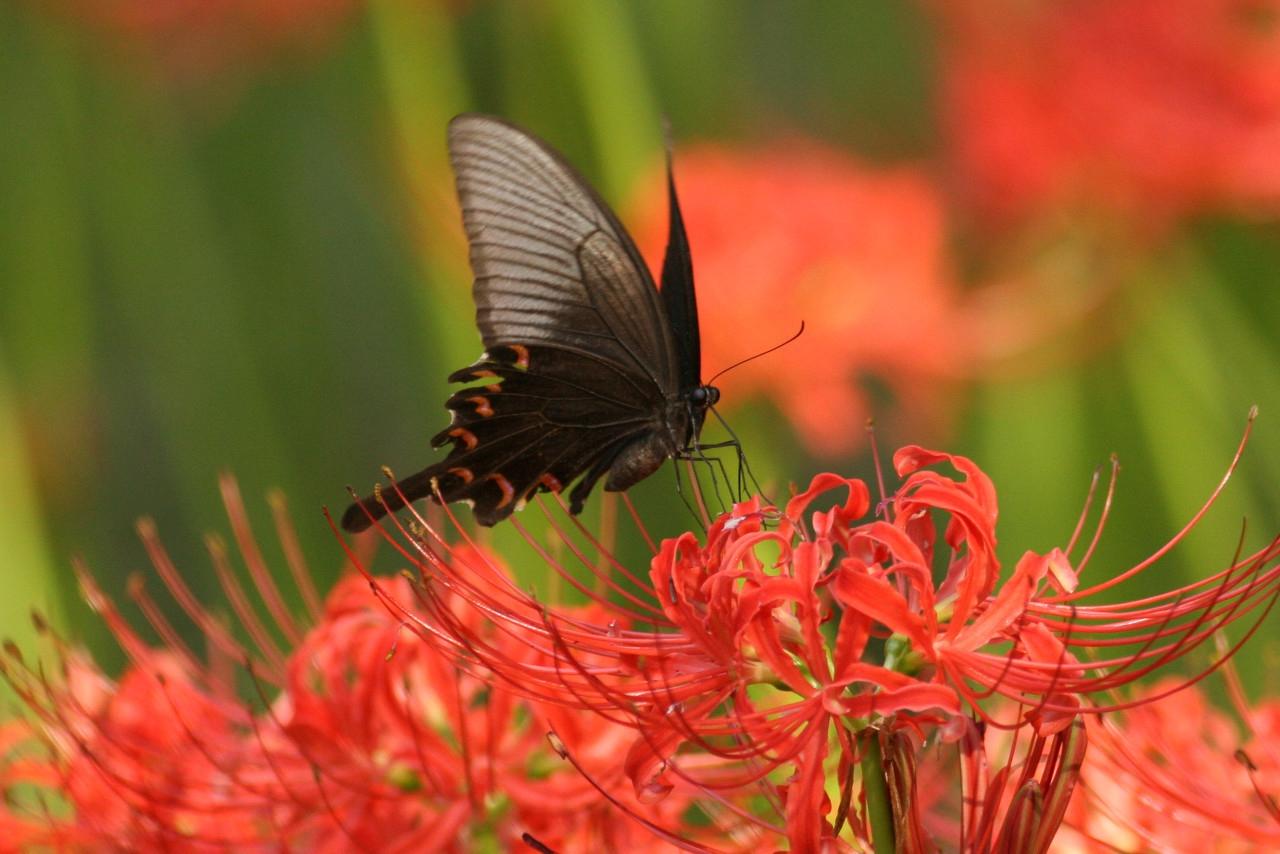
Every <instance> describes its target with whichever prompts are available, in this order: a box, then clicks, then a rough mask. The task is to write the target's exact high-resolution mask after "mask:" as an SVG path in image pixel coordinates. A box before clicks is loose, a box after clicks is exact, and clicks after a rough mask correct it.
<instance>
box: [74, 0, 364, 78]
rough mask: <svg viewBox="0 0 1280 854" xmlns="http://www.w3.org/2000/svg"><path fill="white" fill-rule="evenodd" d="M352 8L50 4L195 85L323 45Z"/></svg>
mask: <svg viewBox="0 0 1280 854" xmlns="http://www.w3.org/2000/svg"><path fill="white" fill-rule="evenodd" d="M357 2H358V0H54V4H56V5H57V6H59V7H61V9H62V10H63V11H64V13H65V14H66V15H67V16H68V17H70V18H73V19H77V20H80V21H84V22H85V23H88V24H90V25H93V26H95V27H98V28H100V29H101V30H103V31H104V32H106V33H109V34H111V35H112V36H114V37H115V38H117V39H119V40H120V41H121V43H122V44H123V45H124V46H126V47H130V48H135V49H140V50H142V51H144V52H147V53H150V54H152V55H153V56H154V57H155V58H156V59H157V61H158V62H159V64H160V65H161V66H162V67H163V68H164V69H165V70H166V71H167V72H168V73H169V74H171V75H172V76H174V77H176V78H178V79H200V78H203V77H207V76H209V75H210V74H212V73H214V72H217V71H220V70H225V69H233V68H235V67H236V66H237V65H238V64H239V63H242V62H244V61H246V60H250V61H256V60H261V59H262V58H264V57H266V56H269V55H271V54H272V53H276V52H279V51H282V50H306V49H309V48H314V47H315V46H317V45H319V44H322V43H324V42H326V41H327V40H328V39H329V38H330V37H331V36H332V34H333V31H334V30H335V29H336V27H337V25H338V24H340V23H341V22H342V21H343V20H344V19H345V18H346V16H347V15H348V14H349V13H350V12H351V11H352V10H353V9H354V7H355V6H356V4H357Z"/></svg>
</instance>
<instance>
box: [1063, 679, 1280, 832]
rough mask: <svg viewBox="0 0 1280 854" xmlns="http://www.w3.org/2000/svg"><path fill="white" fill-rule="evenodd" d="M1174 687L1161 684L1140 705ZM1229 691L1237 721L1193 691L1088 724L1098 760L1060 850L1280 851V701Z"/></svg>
mask: <svg viewBox="0 0 1280 854" xmlns="http://www.w3.org/2000/svg"><path fill="white" fill-rule="evenodd" d="M1230 681H1232V682H1234V680H1230ZM1170 687H1171V685H1170V683H1169V682H1167V681H1165V682H1157V683H1154V684H1153V685H1151V686H1149V687H1146V688H1144V689H1143V690H1142V691H1141V692H1140V693H1139V697H1142V696H1160V695H1162V694H1164V693H1165V692H1166V691H1167V690H1168V689H1169V688H1170ZM1233 688H1234V690H1233V691H1232V692H1231V694H1232V697H1233V699H1234V701H1235V712H1236V717H1235V718H1233V717H1232V716H1231V715H1228V714H1227V713H1225V712H1224V711H1222V710H1220V709H1218V708H1216V707H1215V706H1214V705H1213V704H1212V703H1210V702H1209V700H1208V698H1207V697H1206V696H1205V695H1204V693H1203V692H1202V691H1201V690H1200V689H1199V688H1194V689H1191V690H1186V691H1181V692H1179V693H1177V694H1174V695H1172V696H1170V697H1167V698H1162V699H1161V700H1160V701H1159V702H1154V703H1145V704H1142V705H1139V706H1136V707H1134V708H1132V709H1130V710H1128V711H1127V712H1125V713H1124V714H1123V715H1114V716H1109V717H1105V718H1096V719H1093V720H1091V721H1090V723H1089V729H1090V735H1091V738H1092V742H1093V744H1094V746H1095V751H1094V753H1093V755H1091V756H1090V761H1089V762H1088V763H1086V765H1085V768H1084V773H1083V774H1082V785H1081V786H1080V789H1079V790H1078V792H1077V794H1076V797H1075V799H1074V800H1073V801H1072V804H1071V808H1070V811H1069V812H1068V813H1067V818H1066V826H1067V827H1068V828H1070V830H1065V831H1064V833H1063V842H1064V844H1065V845H1067V846H1070V847H1071V848H1072V849H1073V850H1080V851H1098V852H1101V851H1114V850H1117V849H1119V850H1136V849H1141V850H1152V851H1168V852H1187V854H1191V852H1202V851H1215V852H1222V854H1227V852H1245V851H1262V850H1266V851H1274V850H1278V849H1280V807H1277V804H1276V800H1275V798H1276V795H1277V792H1280V701H1277V700H1276V699H1275V698H1270V699H1266V700H1262V701H1260V702H1258V703H1250V702H1249V701H1248V700H1247V699H1246V698H1245V696H1244V694H1243V693H1242V692H1241V691H1240V690H1239V686H1238V685H1233Z"/></svg>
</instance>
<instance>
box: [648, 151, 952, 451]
mask: <svg viewBox="0 0 1280 854" xmlns="http://www.w3.org/2000/svg"><path fill="white" fill-rule="evenodd" d="M676 182H677V185H678V187H679V190H680V205H681V209H682V212H683V214H684V220H685V225H686V227H687V229H688V233H689V240H690V243H691V245H692V246H693V250H694V254H695V256H696V258H697V270H696V275H697V280H698V301H699V303H700V305H701V316H702V354H703V365H704V366H705V368H706V369H708V370H720V369H721V368H725V367H728V366H729V365H730V364H732V363H734V362H737V361H739V360H740V359H743V358H745V357H747V356H750V355H752V354H753V353H758V352H760V351H762V350H764V349H766V348H768V347H770V346H772V345H773V344H776V343H778V342H779V341H781V340H783V339H785V338H786V337H787V336H788V335H790V334H791V333H792V332H794V331H795V330H796V329H797V328H798V327H799V325H800V322H801V321H804V323H805V332H804V334H803V335H802V336H800V338H799V339H798V340H796V341H793V342H791V343H790V344H788V345H787V346H785V347H783V348H782V349H781V350H779V351H777V352H776V353H771V354H769V355H768V356H767V357H765V358H761V359H757V360H755V361H752V362H749V363H748V364H745V365H742V366H741V367H739V368H735V369H734V370H732V371H730V372H729V373H727V374H725V376H724V378H723V380H721V381H718V382H719V383H720V384H721V385H722V386H723V390H724V392H725V394H724V400H725V401H726V403H728V404H729V405H734V404H735V403H738V402H745V401H747V400H748V399H750V398H751V397H752V396H753V395H756V396H764V397H767V398H768V399H769V400H771V401H772V402H774V403H775V404H776V405H777V407H778V409H779V410H780V411H781V412H783V413H786V415H787V417H788V418H790V419H791V421H792V422H793V423H794V425H795V428H796V434H797V435H798V436H799V437H801V439H802V441H804V442H805V443H807V444H808V445H809V446H810V448H811V449H812V450H814V451H816V452H819V453H822V454H827V455H835V454H840V453H844V452H847V451H849V450H851V449H852V448H853V447H854V446H855V445H856V444H857V443H859V442H860V441H861V437H862V436H863V435H865V434H864V432H863V430H862V426H863V424H864V423H865V421H866V419H867V416H868V414H869V409H868V400H867V395H866V393H865V391H864V389H863V388H862V387H861V385H860V382H861V381H862V379H863V378H864V377H866V376H868V375H870V376H874V377H876V378H877V379H880V380H883V381H884V382H885V383H887V385H888V386H889V388H890V389H891V390H892V392H893V394H894V395H895V396H896V398H897V399H898V401H899V403H900V404H901V406H902V409H903V411H904V413H905V414H906V415H907V416H909V417H910V418H911V419H912V420H913V421H915V422H918V423H919V425H920V429H924V428H925V425H926V424H931V423H932V424H936V423H937V420H938V418H939V413H938V410H939V408H940V405H941V404H942V403H943V402H944V400H943V397H944V394H943V393H944V391H945V389H944V386H943V384H942V383H940V380H943V379H945V378H950V377H954V376H955V375H956V373H957V372H959V371H963V370H964V368H963V366H964V364H965V362H966V358H967V356H966V353H967V350H966V347H967V343H966V342H965V341H964V340H963V339H962V338H960V337H958V336H956V335H955V333H954V329H955V326H954V324H953V323H952V322H950V320H953V314H954V312H953V309H954V306H955V303H956V301H957V300H958V297H959V292H958V287H957V284H956V282H955V280H954V279H953V278H952V275H951V271H950V270H949V269H948V264H947V261H946V258H947V254H946V251H945V250H946V246H945V242H946V235H945V231H944V222H943V211H942V203H941V200H940V199H939V198H938V195H937V193H936V192H935V191H934V189H933V185H932V184H931V183H930V182H929V181H928V179H927V178H926V177H925V176H924V175H923V174H922V173H920V172H918V171H915V170H913V169H911V168H905V167H904V168H898V169H892V170H879V171H877V170H874V169H872V168H870V167H867V166H864V165H862V164H860V163H859V162H858V161H856V160H854V159H852V158H850V157H849V156H848V155H845V154H843V153H841V152H838V151H834V150H831V149H827V148H823V147H821V146H820V145H818V144H817V143H814V142H809V141H801V142H797V143H792V144H789V145H786V146H785V147H784V146H781V145H780V146H777V147H776V148H774V149H772V150H767V151H757V152H744V151H734V150H731V149H725V148H719V147H713V146H710V145H707V146H700V147H692V148H690V149H688V150H687V151H680V152H679V153H678V154H677V157H676ZM641 185H642V186H645V187H650V188H659V187H665V184H664V183H663V182H661V181H657V180H651V181H645V182H642V183H641ZM637 201H638V203H637V204H636V205H635V206H634V212H635V216H634V217H633V221H634V222H635V226H636V228H635V234H636V237H637V240H638V241H639V243H640V246H641V248H642V249H644V250H645V254H646V257H648V258H650V259H660V258H661V257H662V256H661V252H662V247H663V246H664V245H665V241H666V236H667V231H666V229H667V207H666V206H667V200H666V195H665V191H663V192H658V190H657V189H654V190H653V191H652V192H651V193H649V194H648V195H646V196H644V197H642V198H640V199H638V200H637ZM655 269H657V267H656V266H655ZM780 306H785V310H784V311H781V312H780V311H779V307H780ZM745 330H751V331H752V332H753V333H754V337H753V336H744V334H743V333H744V331H745ZM797 376H803V377H804V378H805V381H804V382H803V383H797V382H796V381H795V378H796V377H797ZM926 415H927V418H926V417H925V416H926Z"/></svg>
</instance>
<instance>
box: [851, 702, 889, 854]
mask: <svg viewBox="0 0 1280 854" xmlns="http://www.w3.org/2000/svg"><path fill="white" fill-rule="evenodd" d="M858 744H859V745H860V746H861V748H862V765H861V768H862V791H863V792H864V793H866V796H867V818H868V820H869V821H868V823H869V824H870V825H871V846H872V849H873V850H874V851H875V852H876V854H893V852H894V850H895V848H896V844H895V842H894V832H893V808H892V806H891V805H890V803H889V786H888V783H887V781H886V779H885V774H884V757H883V756H882V755H881V752H880V734H879V733H878V732H876V731H875V730H874V729H871V728H870V727H868V728H867V729H864V730H863V731H862V732H861V733H860V734H859V735H858Z"/></svg>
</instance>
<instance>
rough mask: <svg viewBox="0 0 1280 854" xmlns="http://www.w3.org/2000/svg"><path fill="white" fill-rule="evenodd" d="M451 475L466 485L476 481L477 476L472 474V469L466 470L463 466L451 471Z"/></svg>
mask: <svg viewBox="0 0 1280 854" xmlns="http://www.w3.org/2000/svg"><path fill="white" fill-rule="evenodd" d="M449 474H451V475H453V476H454V477H456V478H458V479H459V480H461V481H462V482H463V483H464V484H467V483H470V482H471V481H473V480H475V477H476V476H475V475H474V474H472V473H471V469H464V468H462V467H461V466H458V467H456V468H451V469H449Z"/></svg>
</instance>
